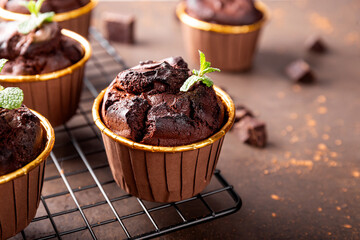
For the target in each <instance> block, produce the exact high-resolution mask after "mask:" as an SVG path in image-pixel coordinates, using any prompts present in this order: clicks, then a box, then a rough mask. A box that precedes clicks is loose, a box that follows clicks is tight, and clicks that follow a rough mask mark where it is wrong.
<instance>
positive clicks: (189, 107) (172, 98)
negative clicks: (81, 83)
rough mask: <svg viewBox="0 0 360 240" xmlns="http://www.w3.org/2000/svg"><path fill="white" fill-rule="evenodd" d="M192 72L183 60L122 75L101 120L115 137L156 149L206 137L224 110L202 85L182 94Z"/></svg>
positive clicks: (166, 61) (147, 65) (107, 96)
mask: <svg viewBox="0 0 360 240" xmlns="http://www.w3.org/2000/svg"><path fill="white" fill-rule="evenodd" d="M189 76H190V70H189V69H188V66H187V63H186V62H185V61H184V60H183V59H182V58H181V57H175V58H167V59H163V60H161V61H145V62H141V63H140V65H138V66H135V67H133V68H130V69H128V70H125V71H122V72H120V73H119V74H118V75H117V77H116V78H115V79H114V81H113V82H112V83H111V84H110V86H109V88H108V89H107V91H106V93H105V96H104V100H103V105H102V108H101V116H102V119H103V122H104V124H105V125H106V126H107V127H108V128H109V129H111V130H112V131H113V132H114V133H115V134H117V135H120V136H122V137H125V138H128V139H131V140H133V141H136V142H140V143H144V144H150V145H154V146H179V145H186V144H191V143H194V142H197V141H200V140H203V139H206V138H208V137H210V136H211V135H212V134H214V133H215V132H217V131H218V130H219V129H220V127H221V126H222V124H223V121H224V107H223V104H222V102H221V100H220V99H219V97H218V96H217V95H216V93H215V91H214V89H213V88H212V87H207V86H206V85H204V84H203V83H201V82H197V83H196V84H194V85H193V86H192V87H191V88H190V89H189V90H188V91H187V92H182V91H180V88H181V86H182V85H183V84H184V82H185V81H186V80H187V79H188V78H189Z"/></svg>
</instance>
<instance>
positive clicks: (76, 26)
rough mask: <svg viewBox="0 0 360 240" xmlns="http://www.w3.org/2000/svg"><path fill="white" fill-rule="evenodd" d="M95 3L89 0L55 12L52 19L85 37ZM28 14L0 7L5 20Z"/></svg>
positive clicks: (95, 0)
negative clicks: (79, 5)
mask: <svg viewBox="0 0 360 240" xmlns="http://www.w3.org/2000/svg"><path fill="white" fill-rule="evenodd" d="M97 3H98V0H90V2H89V3H88V4H86V5H85V6H83V7H81V8H78V9H75V10H71V11H68V12H64V13H57V14H55V16H54V18H53V20H54V21H56V22H58V23H59V24H60V26H61V27H63V28H65V29H70V30H72V31H74V32H77V33H79V34H81V35H82V36H84V37H87V36H88V33H89V26H90V20H91V13H92V10H93V9H94V8H95V6H96V5H97ZM29 16H30V14H22V13H16V12H11V11H8V10H6V9H4V8H0V18H2V19H4V20H7V21H22V20H25V19H27V18H29Z"/></svg>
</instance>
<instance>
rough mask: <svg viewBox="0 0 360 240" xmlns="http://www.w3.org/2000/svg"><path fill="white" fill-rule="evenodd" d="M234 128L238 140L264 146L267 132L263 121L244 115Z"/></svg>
mask: <svg viewBox="0 0 360 240" xmlns="http://www.w3.org/2000/svg"><path fill="white" fill-rule="evenodd" d="M234 128H235V129H236V130H237V133H238V136H239V138H240V140H241V141H243V142H244V143H247V144H250V145H252V146H255V147H260V148H263V147H265V146H266V142H267V134H266V125H265V123H264V122H262V121H260V120H258V119H256V118H253V117H250V116H246V117H244V118H243V119H242V120H241V121H240V122H238V123H237V124H236V125H235V127H234Z"/></svg>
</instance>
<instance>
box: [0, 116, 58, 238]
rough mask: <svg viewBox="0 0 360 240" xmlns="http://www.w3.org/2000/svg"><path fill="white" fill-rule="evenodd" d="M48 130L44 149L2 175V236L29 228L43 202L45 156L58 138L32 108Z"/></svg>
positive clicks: (0, 178)
mask: <svg viewBox="0 0 360 240" xmlns="http://www.w3.org/2000/svg"><path fill="white" fill-rule="evenodd" d="M32 112H33V113H34V114H35V115H36V116H37V117H38V118H39V119H40V121H41V124H42V127H43V128H44V130H45V133H46V138H47V140H46V144H45V148H44V150H43V152H42V153H41V154H40V155H39V156H38V157H37V158H36V159H35V160H34V161H32V162H30V163H29V164H27V165H26V166H24V167H22V168H20V169H18V170H16V171H14V172H12V173H9V174H6V175H3V176H0V239H1V240H2V239H7V238H10V237H12V236H14V235H16V234H17V233H18V232H20V231H21V230H23V229H24V228H26V227H27V226H28V225H29V224H30V222H31V220H32V219H33V218H34V217H35V214H36V211H37V208H38V206H39V203H40V195H41V191H42V186H43V181H44V171H45V160H46V159H47V157H48V156H49V154H50V152H51V150H52V148H53V146H54V142H55V134H54V130H53V128H52V127H51V125H50V123H49V122H48V120H47V119H46V118H44V117H43V116H41V115H40V114H39V113H37V112H35V111H32Z"/></svg>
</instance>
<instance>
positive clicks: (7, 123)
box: [0, 105, 45, 176]
mask: <svg viewBox="0 0 360 240" xmlns="http://www.w3.org/2000/svg"><path fill="white" fill-rule="evenodd" d="M44 135H45V133H44V130H43V128H42V126H41V123H40V119H39V118H38V117H37V116H36V115H35V114H33V113H32V112H31V111H30V110H29V109H28V108H27V107H26V106H24V105H22V106H21V107H20V108H17V109H12V110H9V109H5V108H0V139H1V141H0V176H1V175H5V174H7V173H10V172H13V171H15V170H17V169H19V168H21V167H23V166H25V165H26V164H28V163H29V162H31V161H33V160H35V159H36V157H37V156H38V155H39V154H40V153H41V152H42V151H43V149H44V144H45V141H44Z"/></svg>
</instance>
